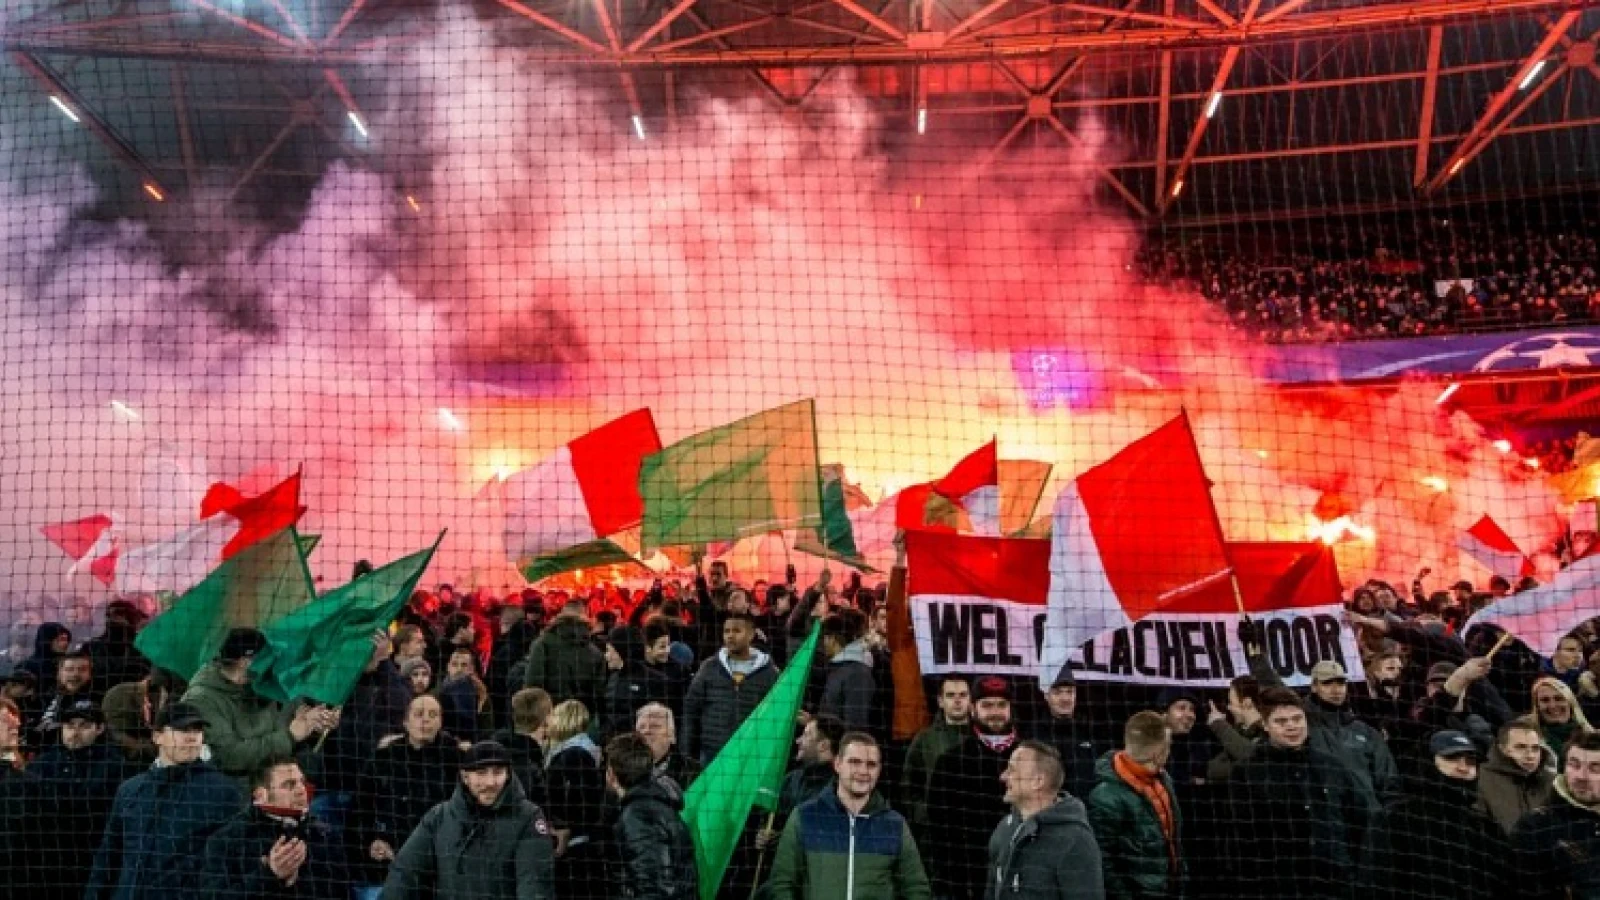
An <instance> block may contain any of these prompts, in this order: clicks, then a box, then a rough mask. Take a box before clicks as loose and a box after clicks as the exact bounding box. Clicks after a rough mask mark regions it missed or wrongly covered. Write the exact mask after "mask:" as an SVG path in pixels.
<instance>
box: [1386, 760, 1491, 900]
mask: <svg viewBox="0 0 1600 900" xmlns="http://www.w3.org/2000/svg"><path fill="white" fill-rule="evenodd" d="M1428 749H1429V752H1430V753H1431V754H1432V756H1433V760H1432V764H1431V765H1430V766H1429V767H1428V768H1427V769H1424V770H1423V771H1422V772H1421V773H1419V774H1418V775H1416V776H1414V777H1412V778H1408V779H1405V780H1404V781H1403V783H1402V789H1401V794H1400V797H1399V799H1397V800H1395V801H1394V802H1393V803H1391V804H1390V805H1389V808H1388V810H1387V814H1386V816H1385V819H1384V825H1385V827H1384V835H1385V838H1386V839H1385V840H1382V841H1379V842H1378V854H1379V855H1378V859H1377V860H1376V862H1375V864H1374V865H1373V869H1375V870H1376V871H1377V872H1378V877H1377V879H1376V881H1377V887H1378V894H1379V896H1380V897H1384V896H1387V897H1390V898H1393V900H1408V898H1415V897H1450V898H1453V900H1498V898H1501V897H1504V896H1506V895H1507V894H1509V893H1511V892H1512V890H1513V885H1512V884H1511V883H1510V882H1508V881H1506V880H1505V879H1504V877H1503V875H1504V872H1505V860H1506V858H1507V855H1508V854H1509V852H1510V849H1511V847H1510V844H1509V843H1508V842H1507V841H1506V839H1505V834H1504V832H1502V831H1501V830H1500V826H1498V825H1496V824H1495V822H1494V820H1493V819H1491V818H1489V816H1488V815H1487V814H1486V813H1484V812H1482V811H1480V809H1479V808H1478V748H1477V746H1476V745H1474V744H1473V743H1472V741H1471V739H1469V738H1468V737H1467V736H1466V735H1465V734H1463V733H1461V732H1459V731H1441V732H1439V733H1437V734H1435V735H1433V736H1432V738H1431V739H1430V740H1429V745H1428Z"/></svg>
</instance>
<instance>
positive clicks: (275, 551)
mask: <svg viewBox="0 0 1600 900" xmlns="http://www.w3.org/2000/svg"><path fill="white" fill-rule="evenodd" d="M315 596H316V588H314V587H313V586H312V584H311V572H310V571H308V570H307V569H306V560H305V557H304V556H302V555H301V553H300V541H299V536H298V535H296V534H295V531H294V529H293V528H285V529H284V530H282V531H280V532H278V533H277V534H274V535H273V536H272V537H269V538H267V539H265V540H263V541H260V542H259V543H256V544H252V545H250V546H249V547H247V548H245V549H244V550H241V551H239V553H238V554H236V555H234V556H233V557H231V558H229V559H228V560H227V561H226V562H224V563H223V564H222V565H220V566H218V567H217V568H216V569H214V570H212V572H211V574H210V575H207V576H206V579H205V580H204V581H202V582H200V583H199V584H197V585H195V586H194V587H192V588H190V589H189V590H188V592H187V593H185V594H184V595H183V596H181V597H179V598H178V600H177V602H176V603H174V604H172V607H171V608H170V609H168V610H167V611H166V612H163V613H162V614H161V615H159V616H156V617H155V618H154V619H152V620H151V622H150V624H149V625H146V626H145V627H144V630H143V631H140V632H139V637H138V638H137V639H135V640H134V646H136V647H138V648H139V652H141V653H143V654H144V655H145V658H146V659H148V660H150V662H151V664H152V665H155V666H157V667H159V668H162V669H167V670H168V671H171V672H173V673H176V674H177V675H178V676H179V677H181V678H183V680H185V681H189V680H192V679H193V678H194V673H196V672H198V671H200V667H201V666H204V665H205V664H206V663H209V662H211V659H212V657H214V656H216V655H217V651H218V650H221V649H222V642H223V641H224V640H225V639H226V638H227V636H228V632H229V631H230V630H232V629H234V628H261V627H262V626H264V625H266V624H267V623H269V622H272V621H274V620H276V619H279V618H282V617H283V616H285V615H287V614H288V613H290V612H292V611H294V610H296V609H298V608H300V607H301V606H304V605H305V604H306V603H308V602H310V601H311V598H313V597H315Z"/></svg>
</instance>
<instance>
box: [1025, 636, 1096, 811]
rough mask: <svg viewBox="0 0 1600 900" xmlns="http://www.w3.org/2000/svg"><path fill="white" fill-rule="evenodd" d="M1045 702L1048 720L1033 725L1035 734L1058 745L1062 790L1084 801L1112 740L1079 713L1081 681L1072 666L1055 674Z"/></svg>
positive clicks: (1039, 738) (1092, 788)
mask: <svg viewBox="0 0 1600 900" xmlns="http://www.w3.org/2000/svg"><path fill="white" fill-rule="evenodd" d="M1044 702H1045V709H1046V715H1045V719H1044V721H1042V722H1040V723H1038V724H1037V725H1035V726H1034V728H1033V735H1032V737H1033V739H1034V740H1039V741H1043V742H1045V743H1046V744H1049V745H1050V746H1052V747H1054V748H1056V752H1057V753H1058V754H1060V755H1061V765H1062V767H1063V768H1064V769H1065V772H1066V775H1065V779H1066V780H1065V781H1064V782H1063V789H1064V790H1066V792H1067V793H1069V794H1071V795H1072V796H1074V797H1077V798H1078V799H1079V800H1082V799H1084V798H1085V797H1088V796H1089V792H1090V791H1092V790H1094V786H1095V763H1096V761H1097V760H1099V759H1100V756H1101V754H1103V753H1105V751H1106V750H1108V749H1110V742H1109V741H1102V740H1100V739H1099V738H1100V736H1099V735H1098V734H1097V733H1096V732H1097V729H1096V727H1095V725H1094V724H1093V723H1091V722H1088V721H1085V719H1084V717H1083V716H1081V715H1079V714H1078V708H1079V688H1078V680H1077V678H1076V677H1075V676H1074V675H1073V674H1072V667H1071V666H1062V667H1061V671H1059V672H1057V673H1056V677H1055V680H1054V681H1053V682H1052V683H1051V685H1050V689H1049V690H1047V691H1045V692H1044Z"/></svg>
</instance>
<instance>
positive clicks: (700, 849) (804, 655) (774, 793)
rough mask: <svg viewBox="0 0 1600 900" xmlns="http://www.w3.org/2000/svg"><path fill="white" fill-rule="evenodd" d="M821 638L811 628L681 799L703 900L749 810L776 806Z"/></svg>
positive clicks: (713, 889)
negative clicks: (752, 708)
mask: <svg viewBox="0 0 1600 900" xmlns="http://www.w3.org/2000/svg"><path fill="white" fill-rule="evenodd" d="M820 633H821V628H820V626H818V625H813V626H812V627H811V636H810V637H808V638H806V642H805V643H804V644H801V645H800V649H799V651H798V652H796V653H795V654H794V656H793V657H792V658H791V659H790V660H789V666H788V668H786V669H784V670H783V674H782V675H780V676H778V683H777V684H774V685H773V686H772V690H771V691H769V692H768V693H767V696H766V698H765V699H763V700H762V701H761V704H760V705H759V706H757V707H756V708H755V711H754V712H752V713H750V718H748V719H745V720H744V724H743V725H740V726H739V730H738V731H735V732H734V733H733V737H732V738H731V739H730V740H729V741H728V743H727V744H726V745H724V746H723V748H722V751H721V752H720V753H718V754H717V757H716V759H713V760H712V761H711V765H709V766H706V770H705V771H704V772H701V773H700V777H699V778H696V779H695V782H694V785H693V786H692V787H690V788H689V791H688V793H686V794H684V796H683V820H684V821H685V822H686V823H688V825H689V833H690V834H691V835H693V836H694V858H695V863H696V865H698V866H699V871H700V898H701V900H713V898H715V897H716V896H717V890H718V889H719V888H720V887H721V885H722V876H723V873H724V872H725V871H726V870H727V868H728V861H729V860H730V859H732V858H733V849H734V847H735V845H737V844H738V843H739V837H740V835H742V834H743V833H744V826H745V822H746V821H747V820H748V819H749V818H750V810H751V809H752V808H754V807H758V806H759V807H761V808H762V809H764V810H768V811H770V810H772V809H774V808H775V807H776V806H777V805H778V790H779V788H780V787H781V786H782V783H783V773H784V770H785V769H786V768H787V767H788V764H789V756H790V753H791V748H792V747H793V743H794V720H795V715H796V714H797V713H799V712H800V701H801V699H802V698H803V697H804V696H805V692H806V676H807V675H808V674H810V672H811V658H812V657H813V656H815V655H816V651H817V636H818V635H819V634H820Z"/></svg>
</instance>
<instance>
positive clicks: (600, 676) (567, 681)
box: [522, 614, 606, 718]
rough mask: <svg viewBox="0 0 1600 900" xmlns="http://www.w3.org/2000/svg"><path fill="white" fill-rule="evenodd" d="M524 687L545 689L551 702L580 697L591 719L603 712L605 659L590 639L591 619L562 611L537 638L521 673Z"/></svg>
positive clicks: (558, 702)
mask: <svg viewBox="0 0 1600 900" xmlns="http://www.w3.org/2000/svg"><path fill="white" fill-rule="evenodd" d="M522 686H523V687H536V688H543V689H544V690H545V692H546V693H548V694H549V695H550V700H551V702H553V703H555V704H558V705H559V704H560V703H563V702H565V701H567V700H577V701H578V702H580V703H582V704H583V706H584V708H585V709H587V710H588V711H589V715H590V717H591V718H598V717H599V716H600V714H601V705H600V704H601V702H602V699H603V698H604V697H605V691H606V660H605V656H604V655H602V654H601V652H600V651H599V649H597V648H596V647H595V645H594V643H593V642H592V641H590V640H589V622H588V620H587V619H585V618H584V617H582V616H578V615H571V614H563V615H559V616H557V617H556V618H555V620H554V621H553V622H551V623H550V627H549V628H547V629H545V631H544V633H543V634H541V635H539V639H538V640H537V641H534V643H533V649H532V650H529V651H528V664H527V667H526V668H525V669H524V670H523V673H522Z"/></svg>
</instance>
